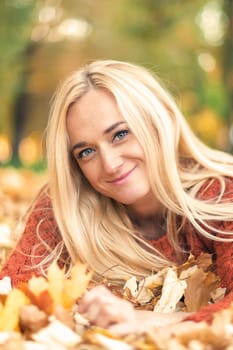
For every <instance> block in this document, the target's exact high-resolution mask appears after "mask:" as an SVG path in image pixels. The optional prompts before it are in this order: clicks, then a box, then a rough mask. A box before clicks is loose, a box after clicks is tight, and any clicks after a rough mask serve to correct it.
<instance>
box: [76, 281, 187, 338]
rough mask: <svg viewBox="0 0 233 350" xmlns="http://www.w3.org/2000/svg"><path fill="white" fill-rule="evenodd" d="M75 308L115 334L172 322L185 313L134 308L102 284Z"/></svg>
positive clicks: (175, 321)
mask: <svg viewBox="0 0 233 350" xmlns="http://www.w3.org/2000/svg"><path fill="white" fill-rule="evenodd" d="M78 311H79V312H80V313H81V314H84V315H85V317H86V318H87V319H88V320H89V321H90V322H91V324H93V325H96V326H99V327H102V328H107V329H109V330H110V331H111V332H113V333H115V334H118V335H123V334H128V333H131V332H133V333H142V332H144V331H146V330H148V329H149V328H153V327H156V328H161V327H167V326H170V325H174V324H177V323H179V322H181V321H182V320H183V319H184V317H185V316H186V315H187V314H186V313H183V312H177V313H169V314H167V313H166V314H165V313H155V312H153V311H142V310H135V309H134V307H133V305H132V304H131V303H130V302H128V301H126V300H124V299H121V298H118V297H116V296H115V295H113V294H112V293H111V292H110V291H109V290H108V289H107V288H106V287H104V286H98V287H95V288H93V289H92V290H91V291H89V292H87V293H86V294H85V296H84V297H83V298H82V300H81V301H80V303H79V308H78Z"/></svg>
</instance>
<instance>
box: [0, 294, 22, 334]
mask: <svg viewBox="0 0 233 350" xmlns="http://www.w3.org/2000/svg"><path fill="white" fill-rule="evenodd" d="M28 303H29V299H28V298H27V297H26V295H25V294H24V293H23V292H22V291H21V290H19V289H17V288H15V289H13V290H12V291H11V292H10V294H9V295H8V296H7V299H6V303H5V305H4V307H3V309H2V310H1V314H0V331H1V332H4V331H14V330H17V329H18V325H19V313H20V309H21V307H22V306H24V305H27V304H28Z"/></svg>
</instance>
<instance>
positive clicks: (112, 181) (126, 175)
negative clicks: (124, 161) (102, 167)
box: [108, 166, 136, 183]
mask: <svg viewBox="0 0 233 350" xmlns="http://www.w3.org/2000/svg"><path fill="white" fill-rule="evenodd" d="M135 168H136V166H135V167H134V168H133V169H131V170H129V171H128V172H127V173H125V174H123V175H122V176H120V177H118V178H116V179H114V180H111V181H108V182H109V183H122V182H124V181H125V180H126V179H127V178H128V176H129V175H130V174H131V173H132V172H133V171H134V169H135Z"/></svg>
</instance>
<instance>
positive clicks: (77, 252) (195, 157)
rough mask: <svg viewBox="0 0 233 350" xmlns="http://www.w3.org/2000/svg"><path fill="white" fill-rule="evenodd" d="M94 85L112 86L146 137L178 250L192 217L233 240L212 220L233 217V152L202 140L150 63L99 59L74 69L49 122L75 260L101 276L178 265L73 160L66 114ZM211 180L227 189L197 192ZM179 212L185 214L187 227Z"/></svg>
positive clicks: (56, 189)
mask: <svg viewBox="0 0 233 350" xmlns="http://www.w3.org/2000/svg"><path fill="white" fill-rule="evenodd" d="M90 89H105V90H108V91H109V92H110V93H111V94H112V95H113V96H114V97H115V99H116V102H117V104H118V107H119V110H120V112H121V114H122V116H123V118H124V119H125V120H126V121H127V123H128V125H129V128H130V130H131V131H132V133H133V134H134V135H135V136H136V138H137V139H138V140H140V144H141V146H142V148H143V150H144V153H145V158H146V163H147V167H148V174H149V179H150V183H151V188H152V191H153V192H154V194H155V196H156V197H157V198H158V200H159V201H160V202H161V203H162V204H163V205H164V207H165V208H167V228H168V235H169V240H170V241H171V243H172V244H173V246H174V247H175V249H176V250H177V251H178V250H179V245H178V235H179V232H180V230H181V229H182V227H183V226H184V223H185V221H189V222H190V223H191V224H192V225H193V226H194V228H195V229H196V230H197V231H198V232H199V233H200V234H202V235H204V236H205V237H208V238H211V239H213V240H219V241H220V240H222V241H226V240H232V238H230V237H229V235H230V234H232V232H222V231H220V230H218V229H217V228H215V227H212V226H211V224H210V223H208V222H210V221H211V220H217V221H221V220H226V221H230V220H233V204H232V203H231V202H230V201H228V202H227V203H226V202H225V203H224V202H223V201H221V198H222V195H223V193H224V189H225V182H224V177H225V176H230V177H232V176H233V157H232V156H231V155H229V154H226V153H224V152H221V151H217V150H213V149H210V148H209V147H207V146H206V145H204V144H203V143H202V142H201V141H200V140H198V138H197V137H196V136H195V135H194V133H193V132H192V131H191V129H190V127H189V126H188V124H187V122H186V121H185V118H184V117H183V115H182V114H181V112H180V111H179V109H178V107H177V105H176V103H175V102H174V101H173V99H172V98H171V97H170V96H169V94H168V93H167V92H166V90H165V89H164V88H163V87H162V85H161V84H160V83H159V82H158V80H157V79H155V77H154V76H153V75H152V74H151V73H150V72H149V71H147V70H146V69H145V68H142V67H138V66H136V65H133V64H131V63H126V62H120V61H113V60H103V61H95V62H92V63H90V64H89V65H86V66H84V67H83V68H80V69H79V70H77V71H76V72H74V73H73V74H71V75H70V76H69V77H68V78H67V79H66V80H65V82H64V83H63V84H62V85H61V86H60V88H59V89H58V90H57V92H56V94H55V98H54V100H53V105H52V108H51V114H50V119H49V123H48V128H47V158H48V174H49V179H50V181H49V187H50V191H51V198H52V205H53V210H54V214H55V218H56V221H57V224H58V227H59V229H60V232H61V235H62V238H63V240H64V244H65V246H66V248H67V250H68V252H69V254H70V257H71V260H72V262H73V263H74V262H76V261H77V260H80V261H82V262H84V263H87V264H88V266H89V268H90V269H91V270H93V271H95V272H96V274H97V275H100V276H105V277H106V278H109V279H115V280H124V279H125V278H127V277H128V276H130V275H136V276H145V275H148V274H149V273H151V272H152V271H153V270H154V271H158V270H159V269H161V268H162V267H165V266H168V265H171V262H170V261H168V260H167V259H166V258H165V257H164V255H163V253H162V252H159V251H157V250H155V249H153V248H152V247H151V248H149V247H150V245H149V244H147V243H144V246H142V243H143V241H142V240H140V238H137V236H136V234H135V229H134V228H133V226H132V223H131V221H130V220H129V218H128V216H127V214H126V210H125V208H124V206H123V205H121V204H120V203H117V202H115V201H114V200H112V199H110V198H106V197H104V196H103V195H101V194H99V193H97V192H96V191H95V190H94V189H93V188H92V187H91V186H90V185H89V184H88V183H87V181H86V180H85V178H84V177H83V175H82V174H81V172H80V171H79V169H78V166H77V164H76V163H75V161H74V160H73V159H72V156H71V154H70V144H69V136H68V133H67V128H66V118H67V113H68V111H69V108H70V106H71V105H72V104H73V103H75V102H77V101H78V100H79V98H80V97H81V96H83V95H84V94H85V93H87V92H88V91H89V90H90ZM207 179H217V180H218V181H219V182H220V185H221V193H220V194H219V196H218V198H213V199H212V200H208V201H203V200H200V199H198V195H197V194H198V192H199V191H200V189H201V187H202V186H203V184H204V183H205V182H206V180H207ZM178 216H179V217H181V218H183V220H181V223H180V226H177V217H178ZM210 230H211V231H212V232H213V233H210ZM220 233H221V234H222V235H223V236H222V235H221V236H222V238H220V237H219V234H220ZM231 237H232V236H231Z"/></svg>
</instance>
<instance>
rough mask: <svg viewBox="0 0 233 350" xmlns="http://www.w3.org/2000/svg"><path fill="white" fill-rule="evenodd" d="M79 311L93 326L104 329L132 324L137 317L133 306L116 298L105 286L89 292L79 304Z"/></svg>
mask: <svg viewBox="0 0 233 350" xmlns="http://www.w3.org/2000/svg"><path fill="white" fill-rule="evenodd" d="M78 311H79V312H80V313H81V314H83V315H84V316H85V317H86V318H87V319H88V320H89V321H90V323H91V324H93V325H96V326H99V327H103V328H109V327H110V326H111V325H113V324H117V323H122V322H129V323H130V322H132V321H133V320H134V317H135V310H134V307H133V305H132V304H131V303H129V302H128V301H126V300H124V299H121V298H118V297H116V296H115V295H113V294H112V293H111V292H110V291H109V290H108V289H107V288H106V287H104V286H98V287H95V288H93V289H92V290H91V291H89V292H87V293H86V294H85V295H84V297H83V298H82V299H81V301H80V302H79V306H78Z"/></svg>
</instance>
